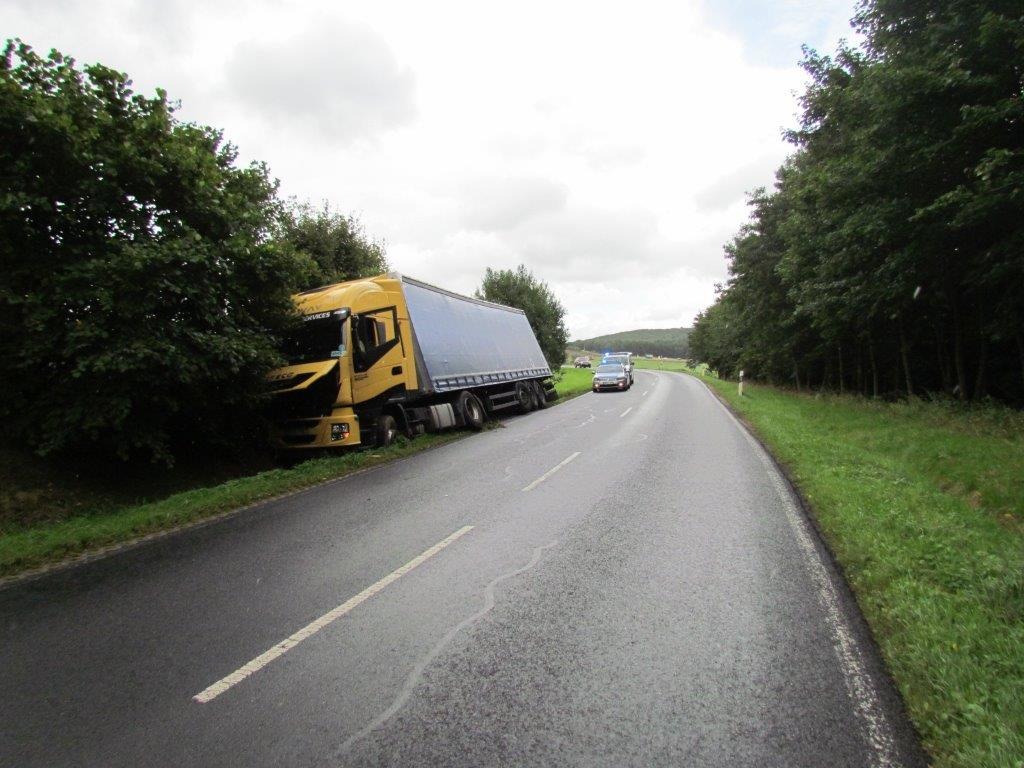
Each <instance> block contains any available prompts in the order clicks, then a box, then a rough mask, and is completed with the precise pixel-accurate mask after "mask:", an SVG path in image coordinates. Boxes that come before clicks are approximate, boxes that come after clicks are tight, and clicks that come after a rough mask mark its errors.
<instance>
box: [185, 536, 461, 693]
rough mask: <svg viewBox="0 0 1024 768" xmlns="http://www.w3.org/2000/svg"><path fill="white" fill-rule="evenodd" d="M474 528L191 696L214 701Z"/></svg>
mask: <svg viewBox="0 0 1024 768" xmlns="http://www.w3.org/2000/svg"><path fill="white" fill-rule="evenodd" d="M471 530H473V526H472V525H467V526H465V527H463V528H460V529H459V530H457V531H456V532H455V533H453V534H452V535H451V536H449V537H448V538H446V539H443V540H442V541H439V542H438V543H437V544H435V545H434V546H432V547H431V548H430V549H428V550H426V551H425V552H423V553H422V554H420V555H417V556H416V557H414V558H413V559H412V560H410V561H409V562H408V563H406V564H405V565H403V566H402V567H401V568H396V569H395V570H393V571H392V572H391V573H389V574H388V575H387V576H385V577H384V578H383V579H381V580H380V581H378V582H376V583H374V584H371V585H370V586H368V587H367V588H366V589H364V590H363V591H362V592H360V593H359V594H358V595H356V596H355V597H350V598H349V599H348V600H346V601H345V602H344V603H342V604H341V605H339V606H338V607H337V608H334V609H332V610H330V611H328V612H327V613H325V614H324V615H323V616H321V617H320V618H319V619H317V620H316V621H313V622H310V623H309V624H307V625H306V626H304V627H303V628H302V629H300V630H299V631H298V632H296V633H295V634H293V635H290V636H289V637H286V638H285V639H284V640H282V641H281V642H280V643H278V644H277V645H275V646H273V647H272V648H270V649H268V650H266V651H264V652H263V653H261V654H260V655H259V656H257V657H256V658H255V659H253V660H252V661H250V662H249V663H248V664H245V665H243V666H241V667H239V668H238V669H236V670H235V671H234V672H232V673H231V674H230V675H228V676H227V677H224V678H221V679H220V680H218V681H217V682H216V683H214V684H213V685H211V686H209V687H208V688H206V689H205V690H203V691H200V692H199V693H197V694H196V695H195V696H193V697H192V700H193V701H196V702H198V703H200V704H205V703H206V702H208V701H211V700H212V699H215V698H217V697H218V696H220V695H221V694H222V693H224V691H226V690H228V689H229V688H232V687H234V686H236V685H238V684H239V683H240V682H242V681H243V680H245V678H247V677H249V675H251V674H253V673H255V672H258V671H259V670H261V669H263V667H265V666H267V664H269V663H270V662H272V661H274V659H277V658H279V657H281V656H283V655H284V654H286V653H287V652H288V651H290V650H291V649H292V648H294V647H295V646H296V645H298V644H299V643H301V642H302V641H303V640H305V639H307V638H309V637H312V636H313V635H315V634H316V633H317V632H319V631H320V630H321V629H323V628H324V627H326V626H327V625H328V624H330V623H332V622H334V621H336V620H337V619H340V618H341V617H342V616H344V615H345V614H346V613H348V612H349V611H351V610H352V609H353V608H355V607H357V606H358V605H360V604H361V603H364V602H366V601H367V600H369V599H370V598H371V597H373V596H374V595H376V594H377V593H378V592H380V591H381V590H382V589H384V588H385V587H387V586H388V585H389V584H393V583H394V582H396V581H398V580H399V579H400V578H402V577H403V576H405V574H407V573H408V572H409V571H411V570H412V569H414V568H417V567H418V566H420V565H422V564H423V563H425V562H426V561H427V560H429V559H430V558H432V557H433V556H434V555H436V554H437V553H438V552H440V551H441V550H442V549H444V548H445V547H447V546H448V545H449V544H451V543H452V542H454V541H455V540H457V539H460V538H462V537H463V536H465V535H466V534H467V533H469V532H470V531H471Z"/></svg>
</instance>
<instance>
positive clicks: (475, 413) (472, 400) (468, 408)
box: [456, 391, 485, 432]
mask: <svg viewBox="0 0 1024 768" xmlns="http://www.w3.org/2000/svg"><path fill="white" fill-rule="evenodd" d="M456 406H457V407H458V410H459V413H460V414H462V420H463V421H464V422H465V423H466V426H467V427H469V428H470V429H472V430H473V431H474V432H479V431H480V430H481V429H483V428H484V418H485V416H484V406H483V404H482V403H481V402H480V400H479V398H477V396H476V395H474V394H473V393H472V392H466V391H463V392H460V393H459V399H458V400H456Z"/></svg>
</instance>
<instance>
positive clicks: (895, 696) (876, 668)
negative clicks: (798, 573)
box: [666, 371, 931, 768]
mask: <svg viewBox="0 0 1024 768" xmlns="http://www.w3.org/2000/svg"><path fill="white" fill-rule="evenodd" d="M666 373H676V374H678V375H680V376H683V377H686V378H690V379H694V380H695V381H697V382H698V383H699V384H700V385H701V386H702V387H703V388H704V389H705V390H707V392H708V394H709V395H711V397H712V399H713V400H714V401H715V403H716V404H717V405H718V406H719V407H720V408H721V409H722V410H723V411H725V413H726V415H728V416H729V417H730V418H731V419H732V421H733V423H734V424H735V425H736V426H737V428H738V429H739V430H740V432H741V434H743V435H744V437H746V439H747V440H748V441H750V442H752V443H753V445H754V446H755V447H756V448H757V452H758V455H759V458H760V459H761V461H762V463H765V464H767V465H769V466H770V468H771V469H772V470H774V477H773V478H772V479H773V481H774V482H773V485H775V486H776V490H777V491H778V492H780V493H782V494H783V500H784V502H786V503H787V507H788V508H789V509H788V510H787V512H789V513H790V514H787V517H788V518H789V519H790V524H791V526H792V525H793V523H794V522H795V523H797V525H801V527H803V529H804V534H805V535H806V536H808V538H809V539H810V543H811V545H812V548H813V554H814V557H815V560H814V561H812V562H816V564H817V565H818V566H819V567H820V568H821V569H822V570H823V571H824V576H825V578H826V580H827V582H828V584H829V585H830V586H831V588H832V589H833V590H834V592H835V597H836V598H837V600H838V606H837V607H838V608H839V618H840V619H841V620H842V621H843V623H844V624H845V629H846V630H847V631H848V632H849V633H850V634H851V635H852V636H853V639H854V641H855V642H859V643H861V644H864V645H866V646H867V647H868V648H869V649H870V653H868V654H865V653H864V649H863V648H861V649H858V651H859V653H858V656H859V657H860V661H861V663H862V665H864V666H865V670H866V676H867V677H868V679H869V680H870V681H871V682H872V687H873V689H874V692H875V695H876V697H877V698H878V700H879V703H881V702H882V701H883V700H884V701H885V702H887V703H888V705H889V706H890V708H891V709H895V710H896V712H895V714H897V715H898V716H899V719H900V721H901V722H900V723H899V725H897V724H896V723H894V722H893V719H892V718H891V717H889V713H887V712H886V711H885V706H884V704H881V706H880V707H879V714H880V715H881V717H882V719H883V721H884V723H885V726H886V728H887V730H888V736H889V738H890V740H891V743H892V744H893V746H894V749H895V751H896V752H897V753H899V754H898V756H896V757H895V762H890V763H885V762H883V763H878V765H879V766H887V765H893V766H907V767H912V768H927V766H930V765H931V759H930V757H929V756H928V754H927V752H926V751H925V749H924V747H923V746H922V742H921V734H920V733H919V732H918V730H917V726H916V724H915V723H914V721H913V720H912V719H911V717H910V714H909V712H908V710H907V706H906V703H905V702H904V701H903V696H902V694H901V693H900V689H899V686H898V685H897V684H896V679H895V678H894V677H893V675H892V672H891V671H890V670H889V666H888V664H887V662H886V660H885V657H884V656H883V655H882V650H881V646H879V644H878V641H877V640H876V639H875V635H874V631H873V630H872V627H871V625H870V624H869V623H868V621H867V619H866V618H865V617H864V612H863V611H862V610H861V607H860V603H859V601H858V600H857V595H856V593H855V592H854V591H853V589H852V588H851V587H850V584H849V581H848V580H847V578H846V572H845V570H844V568H843V566H842V563H841V562H840V561H839V559H838V558H837V557H836V554H835V552H833V550H832V547H831V546H829V543H828V539H827V538H826V537H825V534H824V532H823V531H822V529H821V526H820V525H819V523H818V520H817V518H816V516H815V514H814V508H813V506H812V505H811V503H810V502H809V501H808V500H807V498H806V497H805V496H804V494H803V491H801V490H800V486H799V485H797V483H796V480H795V479H794V478H793V476H792V473H791V472H790V471H789V468H788V467H786V465H785V464H783V463H782V462H781V461H779V459H777V458H776V457H775V454H773V453H772V451H771V449H770V448H769V447H768V446H767V445H766V444H765V443H764V441H763V440H762V439H761V437H760V435H758V433H757V430H756V428H755V427H754V425H753V424H751V423H750V422H749V421H748V420H747V419H746V418H744V417H743V415H742V414H740V413H738V412H737V411H735V410H733V408H732V406H731V405H730V404H729V402H728V401H727V400H726V399H725V398H724V397H722V396H721V395H720V394H719V393H718V392H716V391H715V390H714V389H713V388H712V387H711V386H710V385H708V383H707V382H706V381H704V380H703V379H702V378H700V377H699V376H695V375H693V374H691V373H686V372H683V371H666ZM780 484H781V486H782V487H781V488H780V487H779V486H780ZM794 534H796V535H797V537H798V544H799V533H798V531H797V529H796V528H794ZM801 548H802V547H801ZM808 575H809V576H810V577H811V580H812V582H814V576H813V574H808ZM815 586H817V585H815ZM822 607H823V609H824V608H825V606H822ZM830 629H831V628H830ZM836 652H837V655H838V653H839V649H838V648H836ZM840 666H841V667H842V659H840ZM876 675H877V676H881V678H882V679H883V681H884V685H883V686H879V685H877V682H876V681H875V680H872V677H873V676H876ZM843 677H844V681H845V682H846V684H847V686H848V690H849V686H850V685H851V681H850V680H849V679H847V676H846V670H845V669H844V670H843ZM851 698H852V697H851ZM853 703H854V707H855V709H857V710H859V707H858V703H857V702H856V701H854V702H853ZM866 725H867V724H866V723H865V726H866ZM901 734H902V736H903V737H904V738H900V736H901ZM865 736H868V734H867V733H865ZM908 736H909V737H910V738H909V741H911V742H912V743H911V744H908V743H907V741H908V739H907V738H906V737H908ZM866 743H867V746H868V748H869V749H870V748H871V747H872V744H871V743H870V741H869V740H866Z"/></svg>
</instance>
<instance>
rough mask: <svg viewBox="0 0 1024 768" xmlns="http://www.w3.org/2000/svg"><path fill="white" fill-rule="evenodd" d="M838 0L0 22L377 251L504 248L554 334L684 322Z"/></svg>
mask: <svg viewBox="0 0 1024 768" xmlns="http://www.w3.org/2000/svg"><path fill="white" fill-rule="evenodd" d="M853 10H854V9H853V0H820V1H819V2H811V0H747V1H744V0H717V1H716V0H706V1H705V0H676V1H675V2H669V1H668V0H666V1H665V2H643V1H642V0H634V1H633V2H630V3H623V2H617V3H610V2H608V3H606V2H600V1H599V0H592V1H591V2H579V3H577V2H568V1H567V0H566V1H559V0H546V2H533V1H532V0H518V1H517V2H516V3H493V2H481V1H480V0H476V1H475V2H446V1H445V0H434V2H429V3H426V2H422V1H421V2H398V1H397V0H373V1H372V2H330V1H328V0H322V1H316V2H310V1H302V2H300V1H299V0H292V1H286V0H246V1H245V2H241V1H240V0H219V1H218V2H216V3H214V2H198V1H195V0H149V1H140V0H0V11H2V18H3V20H4V24H3V27H4V30H3V36H4V37H5V38H7V37H20V38H21V39H22V40H24V41H25V42H26V43H28V44H29V45H31V46H33V47H34V48H35V49H37V50H38V51H41V52H45V51H48V50H49V49H51V48H56V49H57V50H59V51H61V52H62V53H64V54H65V55H68V56H72V57H74V58H75V59H76V60H77V61H78V62H79V63H82V64H85V63H93V62H99V63H102V64H105V65H107V66H110V67H113V68H115V69H118V70H120V71H123V72H126V73H128V74H129V76H131V78H132V79H133V81H134V83H135V89H136V91H138V92H141V93H145V94H147V95H152V93H153V92H154V91H155V89H156V88H158V87H160V88H164V89H165V90H166V91H167V92H168V94H169V96H170V98H171V99H173V100H176V101H180V104H181V106H180V110H179V112H178V116H179V118H180V119H182V120H185V121H192V122H197V123H201V124H204V125H211V126H214V127H216V128H219V129H221V130H222V131H223V132H224V136H225V137H226V139H228V140H229V141H231V142H232V143H233V144H235V145H236V146H237V147H238V150H239V159H240V162H242V163H248V162H251V161H257V160H258V161H263V162H266V163H267V165H268V166H269V167H270V170H271V173H272V175H273V176H274V177H276V178H278V179H279V180H280V185H281V186H280V189H281V193H282V195H284V196H294V197H296V198H297V199H299V200H308V201H311V202H313V203H315V204H320V203H322V202H324V201H326V202H328V203H330V205H331V206H332V207H333V208H335V209H336V210H338V211H341V212H343V213H347V214H352V215H355V216H357V217H358V218H359V219H360V220H361V221H362V223H363V225H364V227H365V230H366V232H367V233H368V234H369V235H370V236H371V237H373V238H375V239H379V240H382V241H384V243H385V245H386V249H387V257H388V261H389V263H390V265H391V268H392V269H394V270H396V271H399V272H402V273H403V274H407V275H409V276H411V277H416V278H418V279H421V280H425V281H427V282H430V283H433V284H436V285H439V286H442V287H444V288H448V289H450V290H455V291H459V292H462V293H472V291H473V290H474V289H475V288H477V287H478V286H479V285H480V283H481V280H482V278H483V274H484V270H485V269H486V268H487V267H492V268H495V269H508V268H514V267H516V265H518V264H525V265H526V266H527V267H528V268H529V269H530V270H531V271H532V272H533V273H534V274H535V275H536V276H537V277H538V278H540V279H542V280H544V281H545V282H547V283H548V285H549V286H550V287H551V289H552V291H553V292H554V293H555V295H556V296H557V297H558V298H559V300H560V301H561V302H562V304H563V305H564V307H565V309H566V325H567V326H568V329H569V334H570V338H574V339H575V338H589V337H592V336H596V335H600V334H604V333H612V332H616V331H623V330H631V329H634V328H668V327H678V326H689V325H691V324H692V321H693V318H694V316H695V315H696V314H697V312H699V311H700V310H701V309H703V308H705V307H707V306H708V305H710V304H711V303H712V302H713V301H714V296H715V292H714V286H715V284H716V283H720V282H723V281H724V280H725V279H726V276H727V272H726V262H725V260H724V257H723V252H722V248H723V246H724V244H725V243H727V242H728V241H729V240H730V239H731V238H732V237H733V235H735V234H736V232H737V231H738V230H739V228H740V226H742V224H743V223H744V222H745V221H746V219H747V206H746V193H747V192H748V191H750V190H753V189H754V188H756V187H760V186H770V185H771V183H772V180H773V176H774V171H775V169H776V168H777V167H778V166H779V165H780V164H781V163H782V162H783V160H784V159H785V157H786V155H787V154H788V153H789V152H790V151H791V147H790V146H789V145H787V144H786V143H785V142H784V140H783V138H782V132H783V130H784V129H786V128H790V127H793V126H794V125H795V123H796V116H797V113H798V103H797V96H798V94H799V93H800V92H801V91H802V90H803V85H804V82H805V77H804V74H803V72H802V71H801V70H800V68H799V66H798V64H799V61H800V59H801V51H800V46H801V45H802V44H807V45H810V46H811V47H813V48H816V49H818V50H820V51H825V52H831V51H833V50H834V48H835V46H836V44H837V42H838V41H839V40H840V39H841V38H846V39H851V38H852V37H853V35H852V31H851V30H850V28H849V18H850V16H852V14H853Z"/></svg>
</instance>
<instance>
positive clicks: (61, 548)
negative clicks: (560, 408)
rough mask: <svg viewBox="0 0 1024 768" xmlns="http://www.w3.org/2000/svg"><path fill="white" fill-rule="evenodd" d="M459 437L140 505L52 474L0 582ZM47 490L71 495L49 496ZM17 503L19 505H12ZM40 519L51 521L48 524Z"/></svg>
mask: <svg viewBox="0 0 1024 768" xmlns="http://www.w3.org/2000/svg"><path fill="white" fill-rule="evenodd" d="M590 381H591V376H590V372H589V371H587V370H585V369H583V370H573V369H568V370H563V372H562V375H561V376H560V377H558V380H557V381H556V384H555V388H556V390H557V391H558V393H559V397H560V400H565V399H570V398H572V397H574V396H576V395H578V394H582V393H583V392H589V391H590ZM465 434H466V433H465V432H449V433H442V434H439V435H421V436H420V437H418V438H416V439H415V440H412V441H405V440H401V441H399V443H397V444H395V445H393V446H391V447H389V448H387V449H383V450H368V451H351V452H346V453H343V454H341V455H338V456H329V457H323V458H317V459H312V460H309V461H305V462H302V463H301V464H298V465H296V466H294V467H290V468H287V469H283V468H279V469H268V470H266V471H263V472H258V473H256V474H252V475H248V476H244V477H237V478H233V479H230V480H227V481H225V482H219V483H216V484H214V485H210V486H209V487H201V488H191V489H189V490H185V491H181V492H178V493H173V494H171V495H168V496H165V497H164V498H160V499H158V500H154V501H146V502H142V503H139V502H137V501H132V500H129V499H128V498H127V497H124V498H117V497H113V496H111V495H110V494H109V493H107V494H104V493H96V492H93V491H92V489H88V490H87V489H86V488H85V487H84V486H77V485H74V481H73V479H72V478H71V477H69V476H67V475H60V474H54V475H52V476H51V477H50V478H49V480H50V481H51V482H50V483H49V485H50V486H51V489H50V492H49V495H50V496H53V497H56V496H57V495H58V493H57V492H60V493H59V498H52V499H51V498H44V499H42V501H41V502H40V503H39V506H40V518H39V519H32V518H31V517H29V518H28V522H26V523H25V524H14V523H8V524H6V525H5V526H4V527H3V529H2V530H0V578H2V577H5V576H11V575H14V574H17V573H19V572H22V571H26V570H32V569H35V568H38V567H41V566H44V565H47V564H50V563H55V562H59V561H61V560H64V559H67V558H69V557H73V556H75V555H79V554H82V553H85V552H88V551H91V550H97V549H102V548H104V547H107V546H112V545H115V544H118V543H122V542H126V541H131V540H133V539H137V538H140V537H142V536H147V535H149V534H153V533H156V532H159V531H164V530H169V529H174V528H178V527H180V526H183V525H187V524H189V523H192V522H195V521H198V520H202V519H205V518H209V517H213V516H215V515H218V514H221V513H224V512H229V511H231V510H235V509H238V508H240V507H245V506H248V505H250V504H254V503H256V502H258V501H263V500H265V499H270V498H273V497H275V496H280V495H282V494H286V493H290V492H292V491H297V490H301V489H303V488H309V487H311V486H314V485H317V484H318V483H322V482H324V481H326V480H333V479H336V478H339V477H343V476H345V475H347V474H351V473H352V472H355V471H357V470H360V469H364V468H367V467H372V466H375V465H377V464H383V463H385V462H388V461H393V460H395V459H399V458H402V457H404V456H408V455H411V454H413V453H417V452H419V451H422V450H424V449H427V448H431V447H434V446H436V445H441V444H443V443H448V442H451V441H453V440H457V439H459V438H460V437H464V436H465ZM8 458H10V457H8ZM23 467H24V463H23V462H22V463H18V464H17V465H16V466H15V467H12V468H9V469H11V471H10V472H7V473H6V474H5V477H7V479H8V480H9V481H12V482H15V481H16V478H15V477H14V472H15V470H17V469H22V468H23ZM34 468H35V470H36V474H37V476H36V477H34V478H33V480H34V482H33V485H34V486H38V485H46V483H45V482H43V481H44V480H45V479H46V478H44V477H42V475H43V474H44V473H43V472H42V471H41V470H40V468H39V465H35V467H34ZM54 482H55V483H56V484H58V485H60V484H65V486H73V487H65V488H63V489H61V488H57V489H53V488H52V485H53V484H54ZM137 485H138V484H137ZM150 490H151V489H150ZM38 493H39V492H38V491H28V490H22V491H13V492H12V493H11V494H10V499H5V503H8V502H9V503H10V504H11V505H15V504H21V503H23V504H28V503H31V501H32V500H31V499H29V498H27V496H26V495H27V494H28V495H31V494H35V495H38ZM19 496H23V497H25V498H20V499H19ZM47 502H51V504H50V506H52V505H53V504H52V502H59V505H58V506H60V507H62V508H66V509H64V510H63V511H62V510H60V509H58V510H54V509H47V508H46V507H47ZM47 514H49V516H50V517H56V519H48V517H47Z"/></svg>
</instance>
